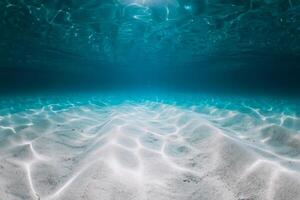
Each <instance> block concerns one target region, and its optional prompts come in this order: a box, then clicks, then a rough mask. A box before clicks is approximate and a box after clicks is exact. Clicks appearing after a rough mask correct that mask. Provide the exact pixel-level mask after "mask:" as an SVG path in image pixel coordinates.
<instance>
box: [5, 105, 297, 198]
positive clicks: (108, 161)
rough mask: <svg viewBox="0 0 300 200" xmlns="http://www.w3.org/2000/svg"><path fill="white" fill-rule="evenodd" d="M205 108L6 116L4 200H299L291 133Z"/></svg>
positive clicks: (113, 108) (97, 108) (79, 109)
mask: <svg viewBox="0 0 300 200" xmlns="http://www.w3.org/2000/svg"><path fill="white" fill-rule="evenodd" d="M202 111H203V112H202ZM202 111H201V109H187V108H181V107H178V106H175V105H168V104H163V103H154V102H144V103H132V102H129V103H123V104H117V105H113V104H112V105H107V104H105V103H101V104H99V103H97V102H96V103H95V102H91V103H89V104H83V105H82V104H81V105H76V106H75V105H74V106H67V107H66V106H52V105H46V106H43V107H41V108H38V109H36V108H32V109H30V110H29V109H27V110H24V111H20V112H17V113H12V114H11V115H10V116H6V115H3V117H1V120H0V135H1V136H0V137H1V141H5V142H2V143H3V144H4V143H5V145H2V147H1V148H0V152H1V153H0V196H1V198H3V199H6V200H17V199H42V200H44V199H45V200H48V199H49V200H50V199H62V200H66V199H69V200H75V199H90V200H92V199H93V200H95V199H103V200H105V199H122V200H126V199H128V200H129V199H131V200H133V199H136V200H142V199H145V200H146V199H158V200H168V199H170V200H171V199H172V200H174V199H177V200H184V199H186V200H191V199H194V200H199V199H201V200H204V199H207V200H220V199H222V200H234V199H236V200H242V199H248V200H250V199H251V200H252V199H257V200H259V199H261V200H265V199H267V200H271V199H278V200H279V199H281V200H286V199H289V200H293V199H294V200H296V199H300V191H299V188H300V167H299V166H300V164H299V163H300V160H299V159H297V156H298V153H299V152H300V139H299V136H298V135H297V134H295V132H293V130H292V129H289V128H287V127H286V126H284V125H283V124H282V126H281V125H280V124H277V125H276V124H272V123H269V122H268V121H267V117H266V118H264V117H261V116H260V115H258V114H257V113H256V114H255V115H254V114H253V113H252V114H251V113H247V112H238V111H236V110H229V109H223V110H222V109H218V108H216V107H205V108H202ZM255 111H256V110H255ZM251 112H254V111H253V110H251ZM257 112H258V111H257ZM252 132H255V133H254V134H251V133H252ZM2 143H1V144H2Z"/></svg>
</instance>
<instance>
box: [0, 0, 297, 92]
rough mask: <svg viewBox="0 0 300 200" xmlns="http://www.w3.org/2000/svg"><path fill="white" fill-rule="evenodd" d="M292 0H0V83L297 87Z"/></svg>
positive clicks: (27, 86)
mask: <svg viewBox="0 0 300 200" xmlns="http://www.w3.org/2000/svg"><path fill="white" fill-rule="evenodd" d="M299 5H300V2H299V0H258V1H257V0H247V1H236V0H212V1H205V0H199V1H195V0H159V1H156V0H144V1H143V0H132V1H131V0H105V1H94V0H89V1H72V0H68V1H60V0H55V1H47V0H40V1H33V0H7V1H2V2H1V3H0V10H1V12H0V13H1V14H0V29H1V32H0V38H1V40H0V84H1V85H0V86H1V89H2V90H6V91H11V90H29V91H30V90H31V89H35V90H36V89H38V90H47V89H54V90H55V89H65V88H66V89H67V88H72V89H79V88H81V89H83V90H87V89H88V88H93V89H110V88H124V89H129V88H130V89H137V88H138V89H141V88H145V89H146V88H147V87H150V88H156V89H157V88H162V87H163V88H172V89H175V90H176V89H179V90H194V91H203V90H204V91H207V92H210V91H212V90H213V91H218V92H222V91H223V92H224V91H229V92H230V93H232V92H233V93H237V92H242V91H243V92H244V93H251V94H252V93H253V94H255V93H256V92H257V93H273V94H274V93H275V94H276V93H277V94H281V93H287V94H294V95H297V94H298V93H299V91H298V88H299V86H300V79H299V78H298V75H299V74H300V69H299V68H300V66H299V61H300V58H299V56H300V47H299V45H300V22H299V21H300V15H299V13H300V10H299V9H300V6H299Z"/></svg>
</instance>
